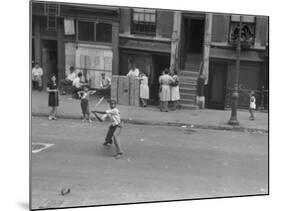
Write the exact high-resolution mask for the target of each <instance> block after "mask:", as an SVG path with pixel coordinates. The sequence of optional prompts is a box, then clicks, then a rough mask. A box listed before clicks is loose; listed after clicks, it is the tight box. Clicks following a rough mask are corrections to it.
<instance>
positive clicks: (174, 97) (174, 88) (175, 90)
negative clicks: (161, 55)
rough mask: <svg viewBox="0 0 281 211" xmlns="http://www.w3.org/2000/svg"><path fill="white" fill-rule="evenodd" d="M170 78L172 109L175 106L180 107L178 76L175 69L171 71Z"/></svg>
mask: <svg viewBox="0 0 281 211" xmlns="http://www.w3.org/2000/svg"><path fill="white" fill-rule="evenodd" d="M172 78H173V82H172V83H171V101H172V104H173V105H172V106H173V110H175V109H176V108H177V107H180V104H179V100H180V90H179V77H178V75H177V71H176V70H174V71H172Z"/></svg>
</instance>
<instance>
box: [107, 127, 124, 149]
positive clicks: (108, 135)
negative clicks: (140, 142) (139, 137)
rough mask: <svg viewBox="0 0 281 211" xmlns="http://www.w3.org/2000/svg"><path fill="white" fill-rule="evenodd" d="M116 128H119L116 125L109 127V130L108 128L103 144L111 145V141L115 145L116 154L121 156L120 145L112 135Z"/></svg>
mask: <svg viewBox="0 0 281 211" xmlns="http://www.w3.org/2000/svg"><path fill="white" fill-rule="evenodd" d="M117 127H119V126H118V125H115V126H113V125H110V126H109V128H108V131H107V134H106V137H105V142H106V143H109V144H112V141H113V143H114V145H115V148H116V154H122V153H123V152H122V149H121V145H120V142H119V140H118V139H117V137H116V136H115V135H114V133H115V131H116V129H117Z"/></svg>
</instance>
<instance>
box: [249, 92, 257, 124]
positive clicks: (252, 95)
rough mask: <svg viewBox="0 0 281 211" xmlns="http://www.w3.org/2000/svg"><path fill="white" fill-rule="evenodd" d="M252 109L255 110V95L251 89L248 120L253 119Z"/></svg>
mask: <svg viewBox="0 0 281 211" xmlns="http://www.w3.org/2000/svg"><path fill="white" fill-rule="evenodd" d="M254 110H256V97H255V92H254V91H251V92H250V106H249V112H250V118H249V119H250V120H252V121H253V120H255V117H254Z"/></svg>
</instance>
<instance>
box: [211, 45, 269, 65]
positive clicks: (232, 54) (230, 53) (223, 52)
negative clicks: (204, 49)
mask: <svg viewBox="0 0 281 211" xmlns="http://www.w3.org/2000/svg"><path fill="white" fill-rule="evenodd" d="M263 54H264V53H263V52H257V51H252V50H247V51H246V50H245V51H243V50H241V54H240V60H241V61H253V62H264V56H263ZM210 58H214V59H227V60H236V50H235V49H221V48H211V50H210Z"/></svg>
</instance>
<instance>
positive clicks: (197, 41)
mask: <svg viewBox="0 0 281 211" xmlns="http://www.w3.org/2000/svg"><path fill="white" fill-rule="evenodd" d="M184 24H185V25H184V28H185V40H186V42H185V49H186V53H191V54H201V53H202V52H203V43H204V20H201V19H192V18H187V19H185V21H184Z"/></svg>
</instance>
